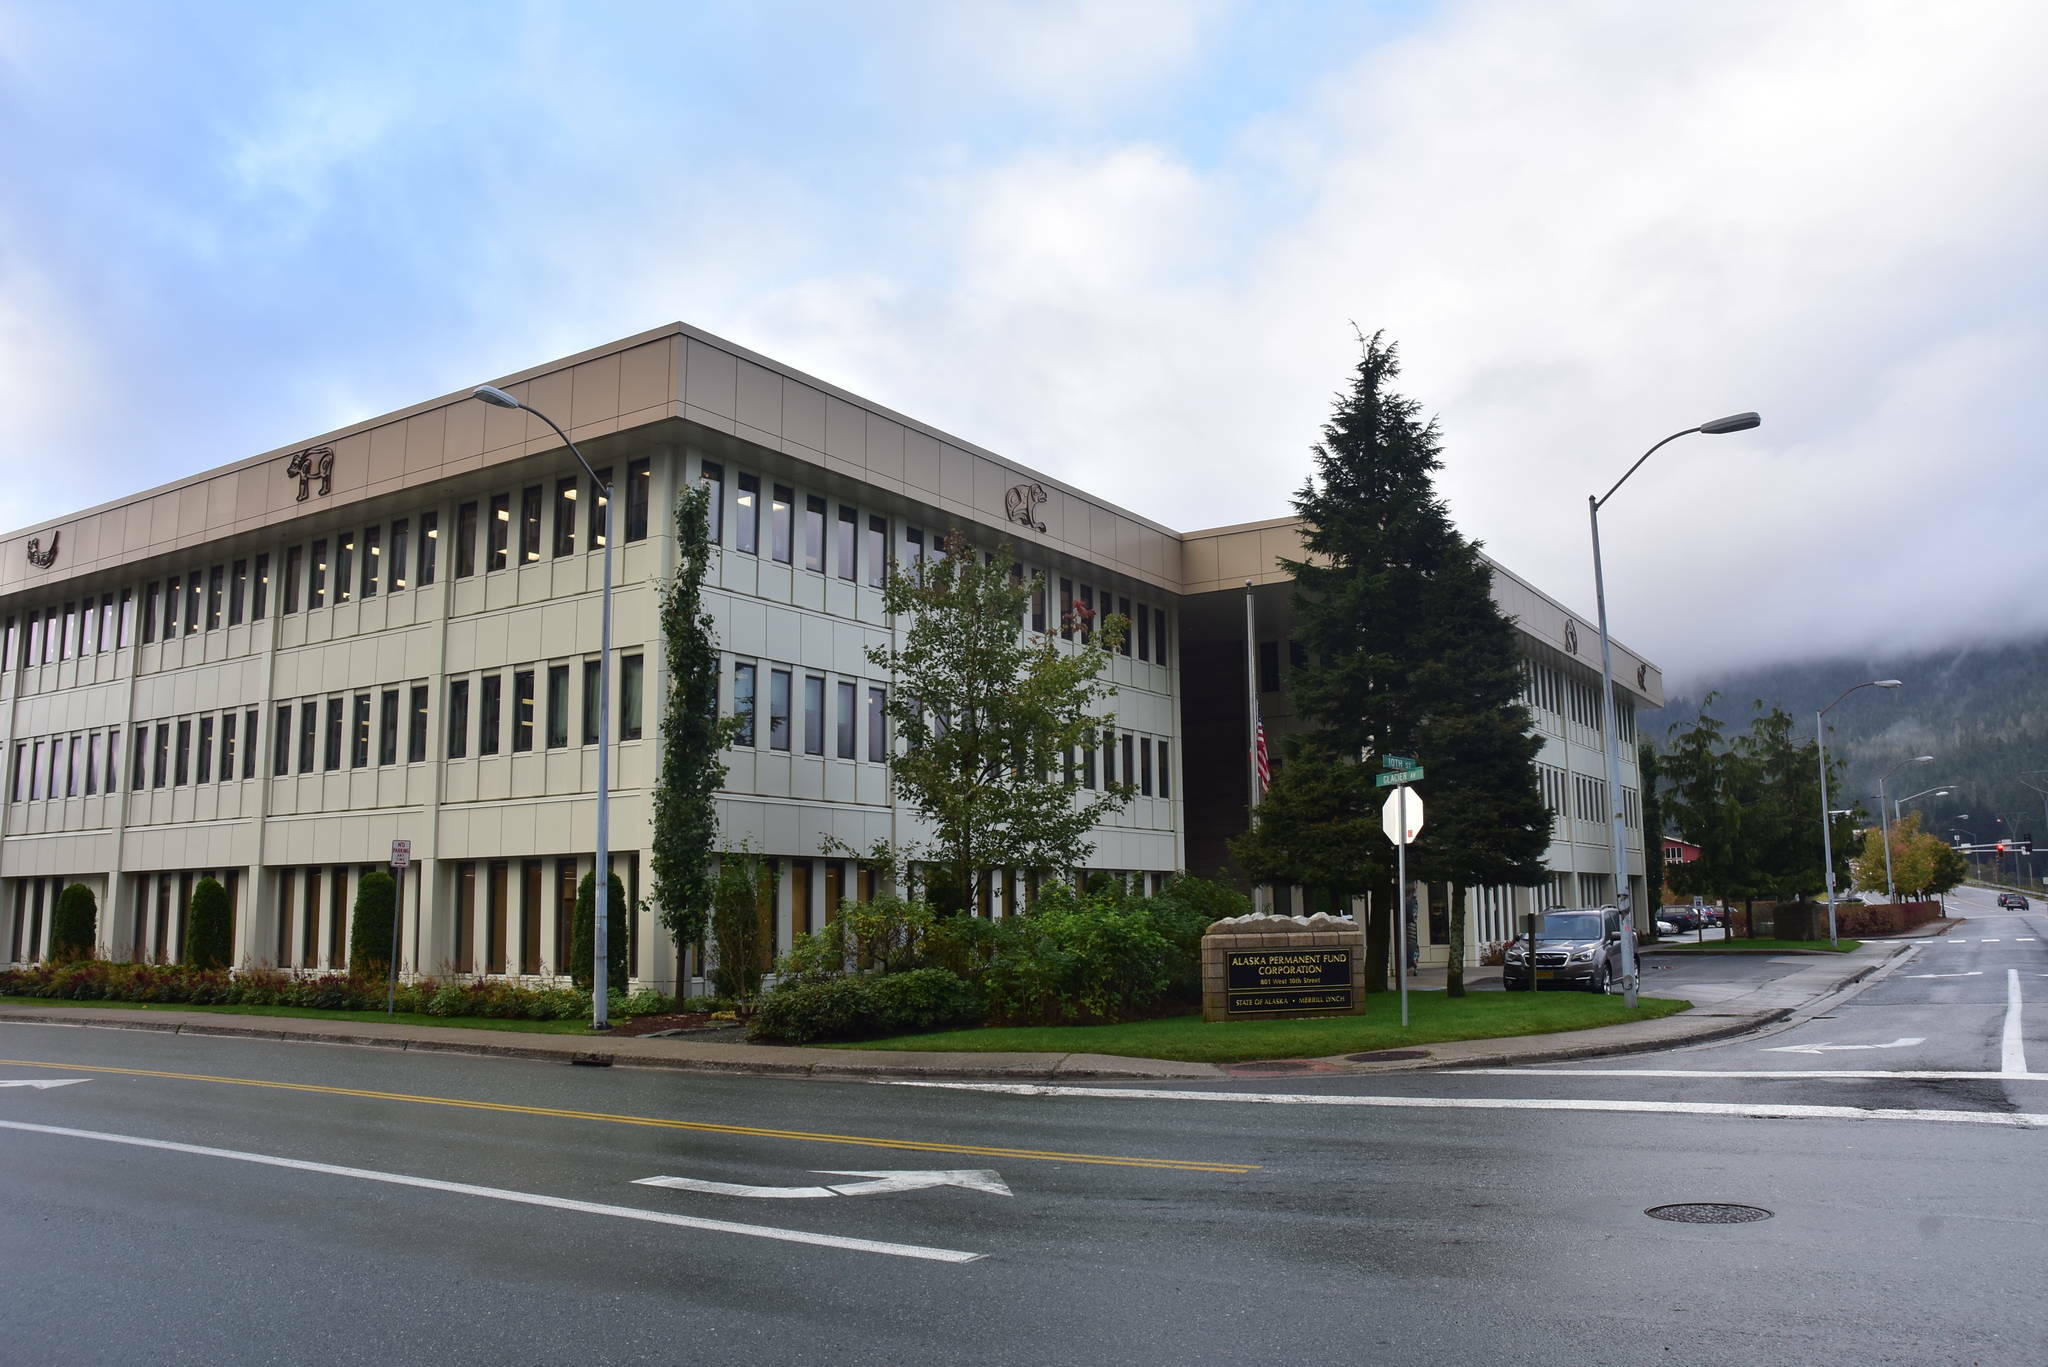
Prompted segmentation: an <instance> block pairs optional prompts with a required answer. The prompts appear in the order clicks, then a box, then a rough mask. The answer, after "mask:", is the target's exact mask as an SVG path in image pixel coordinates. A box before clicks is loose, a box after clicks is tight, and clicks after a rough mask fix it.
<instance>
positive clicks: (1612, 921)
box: [1501, 907, 1621, 992]
mask: <svg viewBox="0 0 2048 1367" xmlns="http://www.w3.org/2000/svg"><path fill="white" fill-rule="evenodd" d="M1529 971H1530V964H1529V941H1528V940H1527V939H1526V938H1524V939H1520V940H1516V941H1515V942H1513V943H1512V944H1510V945H1509V946H1508V948H1507V957H1506V960H1505V961H1504V962H1503V963H1502V965H1501V983H1502V986H1504V987H1506V988H1507V989H1508V990H1509V991H1513V990H1515V989H1516V988H1518V987H1519V988H1521V989H1523V990H1524V991H1526V990H1527V989H1528V987H1529ZM1535 972H1536V986H1537V987H1539V988H1542V987H1575V988H1579V989H1582V990H1584V991H1587V992H1605V991H1606V990H1607V987H1608V984H1609V983H1611V982H1613V981H1614V980H1615V979H1616V978H1617V977H1619V976H1620V975H1621V913H1620V912H1619V911H1617V910H1615V909H1614V908H1613V907H1583V908H1574V909H1569V910H1568V909H1563V908H1559V909H1556V910H1552V911H1546V912H1544V913H1543V920H1542V921H1541V923H1540V924H1539V925H1538V926H1537V930H1536V963H1535Z"/></svg>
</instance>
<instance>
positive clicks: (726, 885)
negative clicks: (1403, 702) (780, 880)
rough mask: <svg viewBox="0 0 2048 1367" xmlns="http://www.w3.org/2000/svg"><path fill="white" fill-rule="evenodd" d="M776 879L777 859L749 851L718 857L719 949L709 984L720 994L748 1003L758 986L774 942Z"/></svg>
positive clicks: (715, 931) (715, 914) (714, 909)
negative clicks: (763, 857) (765, 857)
mask: <svg viewBox="0 0 2048 1367" xmlns="http://www.w3.org/2000/svg"><path fill="white" fill-rule="evenodd" d="M776 881H777V869H776V865H775V861H773V860H770V859H762V858H760V857H758V856H756V855H754V854H752V853H749V852H745V851H742V852H740V853H737V854H734V853H727V854H723V855H721V856H719V860H718V877H717V879H716V880H715V882H714V883H713V885H712V894H711V942H712V945H713V946H714V948H715V949H716V951H717V954H716V961H715V962H714V964H713V965H712V969H711V986H712V990H713V991H715V992H716V993H717V994H718V995H719V996H721V997H730V998H732V999H734V1000H736V1001H749V1000H751V999H752V998H753V996H754V994H755V992H757V991H758V990H759V989H760V986H761V973H762V969H763V967H764V961H765V960H766V959H767V958H768V955H769V953H770V952H771V949H772V947H773V945H774V943H775V940H774V933H773V931H774V927H773V922H772V919H771V918H772V917H773V915H774V906H775V886H776ZM764 923H765V924H764Z"/></svg>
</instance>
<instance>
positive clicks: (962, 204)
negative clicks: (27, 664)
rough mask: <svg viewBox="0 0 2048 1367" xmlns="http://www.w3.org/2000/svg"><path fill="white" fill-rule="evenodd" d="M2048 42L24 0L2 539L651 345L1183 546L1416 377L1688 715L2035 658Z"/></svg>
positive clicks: (1418, 390)
mask: <svg viewBox="0 0 2048 1367" xmlns="http://www.w3.org/2000/svg"><path fill="white" fill-rule="evenodd" d="M2044 51H2048V6H2044V5H2042V4H2039V3H2034V2H2033V0H2025V2H2023V3H2010V4H2003V3H1994V2H1993V0H1971V3H1965V4H1956V3H1947V2H1930V3H1925V4H1884V3H1877V0H1845V2H1844V3H1825V2H1823V0H1797V2H1796V3H1786V2H1785V0H1773V2H1771V3H1763V4H1741V3H1724V2H1720V0H1717V2H1716V3H1711V4H1709V3H1701V4H1694V5H1681V4H1656V5H1642V4H1634V3H1605V4H1603V3H1569V2H1568V0H1547V2H1546V3H1543V4H1530V3H1526V0H1502V2H1501V3H1487V2H1485V0H1479V2H1475V3H1462V4H1460V3H1448V4H1408V3H1402V4H1392V3H1388V4H1379V5H1372V4H1366V3H1360V2H1359V0H1352V2H1351V3H1342V4H1334V5H1330V6H1327V7H1323V6H1309V5H1302V6H1284V5H1276V4H1272V3H1261V4H1252V3H1245V4H1229V3H1222V2H1220V0H1219V2H1218V3H1207V4H1190V5H1145V4H1118V3H1114V2H1113V0H1103V2H1101V3H1075V4H1064V3H1049V4H1023V3H1017V4H1006V3H995V2H994V0H968V2H967V3H960V2H959V0H952V2H950V3H935V4H930V5H925V4H916V3H907V2H906V3H895V4H865V5H863V4H857V3H856V4H818V5H803V4H780V5H778V4H763V3H750V4H732V5H728V6H718V5H711V4H697V5H683V4H674V3H654V4H645V5H640V4H630V3H590V2H588V0H585V3H577V4H561V5H556V4H545V3H535V4H528V5H523V6H518V5H510V4H487V5H473V6H472V5H458V4H450V3H437V2H436V0H409V2H408V3H398V4H364V3H350V4H347V5H335V6H332V7H322V6H317V5H288V6H281V5H277V4H274V3H271V0H262V2H261V3H251V4H227V3H213V4H209V3H197V2H196V0H185V3H180V4H178V5H162V4H154V3H151V4H119V3H112V0H94V3H91V4H84V5H73V4H60V3H57V0H0V187H4V189H0V413H4V425H0V461H4V462H5V473H6V475H7V476H8V478H7V479H5V480H4V481H0V524H4V525H6V526H20V525H23V524H25V523H28V522H31V521H36V520H40V519H42V518H46V517H54V516H57V515H60V514H62V513H64V512H67V511H69V510H72V509H75V508H78V507H82V506H85V505H87V504H90V503H93V502H97V501H100V500H103V499H106V498H110V497H113V496H116V495H119V494H123V493H127V492H131V491H133V490H135V489H139V488H142V487H145V486H147V485H150V484H155V483H160V482H162V481H165V480H169V479H173V478H177V477H179V476H182V475H185V474H189V473H191V472H193V471H196V470H200V469H204V468H207V467H210V466H213V465H217V464H222V463H225V462H228V461H232V460H237V459H240V458H242V457H245V456H248V455H251V454H254V453H256V452H258V451H262V450H265V449H268V448H271V447H274V446H278V445H283V444H286V443H289V442H293V441H296V440H298V439H301V438H304V437H308V436H311V435H314V434H316V433H319V432H321V431H325V430H327V429H330V428H333V427H336V426H339V425H341V424H344V423H348V422H352V421H355V420H357V419H360V418H364V417H368V416H371V415H374V414H377V413H381V412H385V411H388V410H390V409H394V408H398V407H401V406H403V405H405V404H408V403H412V402H415V401H417V400H419V399H422V398H426V397H429V396H432V395H435V394H439V393H442V392H445V391H448V390H451V389H455V388H457V387H459V386H463V385H467V384H471V383H474V382H476V381H478V380H481V379H485V378H489V377H492V376H495V375H499V374H503V373H506V372H509V371H512V370H515V369H518V368H521V367H524V366H527V365H531V364H534V363H537V362H540V361H543V360H547V359H550V358H552V357H555V356H558V355H561V354H564V353H566V352H569V351H572V350H576V349H579V348H582V347H586V346H590V345H594V344H597V343H600V342H604V341H609V340H612V339H614V338H617V337H621V336H624V335H627V334H630V333H633V332H637V331H640V330H642V329H644V328H647V327H652V326H655V325H657V324H660V323H663V322H667V321H670V320H673V319H678V318H680V319H683V320H686V321H688V322H691V323H694V324H697V325H698V326H701V327H704V328H707V329H709V330H711V331H713V332H716V333H719V334H722V335H724V336H726V337H728V338H730V339H732V340H734V341H736V342H739V343H742V344H744V345H747V346H750V347H753V348H756V349H758V350H760V351H764V352H766V353H768V354H769V355H771V356H774V357H776V358H778V359H780V360H783V361H786V362H788V363H789V364H792V365H794V366H797V367H799V368H801V369H804V370H808V371H810V372H812V373H814V374H816V375H819V376H821V377H823V378H825V379H827V380H830V381H833V382H835V383H838V384H841V385H844V386H846V387H847V388H850V389H853V390H855V391H857V392H859V393H862V394H864V395H866V396H868V397H870V398H873V399H875V400H877V401H879V402H882V403H884V404H887V405H889V406H891V407H895V408H898V409H901V410H903V411H905V412H907V413H910V414H913V415H915V416H917V417H919V418H922V419H924V420H925V421H928V422H931V423H933V424H935V425H936V426H939V427H941V428H944V429H946V430H948V431H951V432H954V433H956V434H958V435H960V436H963V437H966V438H968V439H970V440H973V441H975V442H978V443H980V444H982V445H985V446H988V447H990V448H993V449H995V450H997V451H1000V452H1002V453H1004V454H1006V455H1008V456H1011V457H1013V458H1015V459H1017V460H1020V461H1023V462H1025V463H1027V464H1029V465H1033V466H1035V467H1037V468H1039V469H1042V470H1045V471H1047V472H1048V473H1051V474H1053V475H1056V476H1058V477H1060V478H1063V479H1066V480H1069V481H1071V482H1073V483H1075V484H1078V485H1081V486H1082V487H1085V488H1088V489H1090V490H1093V491H1095V492H1098V493H1100V494H1102V495H1103V496H1105V497H1107V498H1110V499H1112V500H1114V501H1116V502H1118V503H1121V504H1123V505H1125V506H1127V507H1130V508H1132V509H1134V510H1136V511H1138V512H1141V513H1143V514H1146V515H1148V516H1150V517H1153V518H1155V519H1157V520H1159V521H1161V522H1164V523H1166V524H1168V525H1170V526H1174V527H1179V528H1182V529H1192V528H1196V527H1203V526H1212V525H1216V524H1219V523H1228V522H1239V521H1245V520H1249V519H1252V518H1258V517H1270V516H1280V515H1282V514H1284V513H1286V512H1287V511H1288V505H1287V496H1288V493H1289V492H1290V491H1291V490H1292V489H1293V488H1294V487H1295V486H1296V485H1297V484H1298V483H1299V482H1300V480H1301V478H1302V476H1303V474H1304V473H1305V471H1306V469H1307V464H1308V455H1307V448H1308V446H1309V444H1310V442H1311V441H1313V440H1314V439H1315V437H1316V434H1317V430H1318V426H1319V424H1320V423H1321V422H1322V420H1323V419H1324V417H1325V416H1326V414H1327V411H1328V406H1329V398H1330V394H1331V392H1332V391H1333V390H1334V389H1335V388H1336V387H1337V386H1339V385H1340V384H1342V383H1343V382H1344V381H1345V379H1346V376H1347V370H1348V367H1349V365H1350V362H1351V360H1352V359H1353V357H1354V355H1355V345H1356V344H1355V342H1354V341H1353V339H1352V335H1351V322H1352V321H1353V320H1356V322H1357V323H1358V324H1359V326H1361V327H1363V328H1365V329H1367V330H1371V329H1375V328H1384V329H1386V331H1387V333H1388V335H1389V336H1391V337H1393V338H1394V339H1396V340H1398V341H1399V343H1400V345H1401V348H1402V355H1403V358H1404V360H1405V362H1406V367H1407V370H1406V375H1405V376H1404V380H1403V385H1404V387H1405V388H1406V390H1407V391H1408V392H1409V393H1411V394H1413V395H1414V396H1415V397H1417V398H1418V399H1420V400H1421V401H1422V402H1423V404H1424V405H1425V407H1426V408H1427V409H1428V410H1430V411H1432V412H1435V413H1437V414H1438V415H1439V416H1440V418H1441V421H1442V424H1443V433H1444V441H1445V448H1446V464H1447V469H1446V471H1445V472H1444V479H1443V484H1444V489H1445V492H1446V493H1447V495H1448V496H1449V498H1450V500H1451V504H1452V508H1453V511H1454V513H1455V514H1456V516H1457V518H1458V520H1459V522H1460V524H1461V525H1462V526H1463V527H1464V528H1465V530H1466V531H1467V532H1468V533H1469V534H1470V535H1473V536H1476V537H1478V538H1480V539H1482V540H1484V541H1485V542H1486V543H1487V545H1488V547H1489V549H1490V550H1491V551H1492V552H1493V553H1494V554H1495V555H1496V556H1497V557H1499V558H1500V559H1501V560H1502V561H1503V562H1504V563H1506V564H1508V565H1510V566H1512V567H1514V568H1515V569H1516V570H1517V571H1518V572H1520V573H1522V574H1523V575H1525V576H1526V577H1528V578H1530V579H1532V580H1534V581H1535V582H1536V583H1537V584H1538V585H1540V586H1541V587H1543V588H1545V589H1546V590H1548V591H1549V592H1551V593H1553V594H1555V595H1557V596H1559V597H1561V598H1563V599H1564V600H1565V601H1566V602H1568V603H1570V604H1573V605H1574V606H1577V607H1579V608H1581V609H1582V610H1584V611H1588V612H1590V611H1591V608H1592V596H1593V595H1592V574H1591V569H1590V559H1589V554H1588V548H1587V536H1586V512H1585V510H1586V496H1587V494H1589V493H1592V492H1595V491H1596V490H1602V489H1605V487H1606V486H1607V485H1608V484H1609V483H1611V482H1612V481H1613V480H1614V479H1616V478H1618V477H1619V476H1620V474H1621V473H1622V471H1623V470H1625V469H1626V468H1627V467H1628V465H1629V463H1630V462H1631V461H1633V460H1634V459H1635V458H1636V456H1637V455H1639V454H1641V452H1642V450H1643V449H1644V448H1646V447H1647V446H1648V445H1650V443H1652V442H1653V441H1655V440H1656V439H1658V438H1659V437H1662V436H1665V435H1666V434H1668V433H1669V432H1671V431H1674V430H1676V429H1678V428H1681V427H1686V426H1690V425H1692V424H1694V423H1697V422H1700V421H1704V420H1706V419H1708V418H1712V417H1716V416H1719V415H1721V414H1723V413H1726V412H1732V411H1737V410H1741V409H1748V408H1754V409H1757V410H1759V411H1760V412H1761V413H1762V414H1763V415H1764V426H1763V427H1762V429H1760V430H1758V431H1755V432H1749V433H1743V434H1740V435H1735V436H1727V437H1697V436H1696V437H1690V438H1687V439H1685V440H1684V441H1683V442H1679V443H1674V444H1673V445H1672V446H1670V447H1668V448H1666V449H1665V450H1664V451H1663V452H1660V453H1659V455H1658V456H1657V458H1656V459H1655V460H1654V461H1652V462H1651V463H1650V464H1649V465H1647V466H1645V467H1644V469H1643V470H1642V472H1641V473H1640V474H1638V475H1637V476H1636V477H1635V478H1634V479H1633V480H1632V481H1631V482H1630V483H1629V485H1628V487H1627V488H1626V489H1625V490H1623V491H1622V492H1621V494H1619V495H1618V496H1617V497H1616V499H1615V501H1614V502H1613V504H1611V505H1610V506H1609V509H1608V511H1607V513H1606V514H1605V518H1604V531H1605V533H1606V535H1605V542H1606V552H1607V557H1608V565H1609V573H1610V576H1611V579H1612V584H1611V608H1612V612H1613V619H1614V629H1615V632H1616V635H1617V636H1619V637H1622V638H1623V639H1626V640H1628V641H1629V642H1630V643H1632V644H1634V645H1636V646H1637V647H1639V648H1641V649H1643V650H1645V651H1646V652H1648V653H1649V654H1650V655H1651V656H1652V657H1653V658H1656V659H1658V660H1659V661H1660V662H1662V663H1663V664H1664V665H1665V666H1666V667H1667V669H1668V670H1669V671H1670V673H1671V675H1672V676H1673V681H1674V683H1685V682H1688V681H1690V680H1692V679H1695V678H1698V677H1700V676H1702V675H1704V676H1708V677H1709V679H1710V678H1711V675H1712V674H1713V672H1714V670H1715V669H1716V668H1717V667H1718V666H1721V665H1723V664H1725V663H1729V662H1737V663H1739V662H1750V661H1756V660H1760V659H1769V658H1775V657H1780V656H1794V655H1804V654H1809V653H1817V652H1822V651H1836V650H1841V651H1866V650H1867V651H1878V652H1881V651H1882V650H1883V649H1884V648H1885V647H1886V646H1887V644H1888V643H1892V642H1897V643H1899V644H1902V645H1913V646H1919V645H1941V644H1948V643H1951V642H1956V641H1961V640H1965V639H1969V638H1972V637H1976V636H1980V635H1981V636H1995V635H2004V634H2011V633H2018V632H2035V631H2038V630H2040V629H2042V628H2043V627H2044V626H2048V601H2044V599H2043V597H2042V595H2040V593H2039V592H2038V586H2039V585H2040V583H2041V582H2042V580H2043V572H2044V570H2048V535H2044V534H2043V531H2044V527H2048V518H2044V513H2048V479H2044V478H2043V471H2042V464H2043V463H2042V462H2041V461H2040V460H2039V459H2037V458H2036V457H2035V456H2034V454H2033V453H2034V452H2035V450H2036V449H2038V446H2039V444H2040V438H2039V436H2038V435H2037V434H2038V433H2039V432H2040V431H2041V430H2042V429H2043V428H2044V426H2048V399H2044V387H2043V376H2044V373H2048V335H2044V329H2048V322H2044V319H2048V311H2044V305H2048V298H2044V289H2043V284H2044V275H2048V271H2044V264H2048V234H2044V229H2043V225H2044V223H2048V212H2044V211H2048V174H2044V172H2048V133H2044V131H2043V130H2044V119H2043V117H2042V97H2041V82H2040V75H2039V63H2040V57H2041V55H2042V53H2043V52H2044Z"/></svg>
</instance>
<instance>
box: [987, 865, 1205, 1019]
mask: <svg viewBox="0 0 2048 1367" xmlns="http://www.w3.org/2000/svg"><path fill="white" fill-rule="evenodd" d="M998 924H1000V925H1001V926H1002V927H1003V934H1002V939H1001V941H1000V942H999V943H998V944H997V945H996V946H995V952H994V954H993V955H992V956H991V958H990V960H989V963H988V967H987V968H986V969H985V970H983V972H982V975H981V982H982V986H983V988H984V989H985V990H986V991H987V993H988V999H989V1007H990V1012H991V1016H992V1018H993V1019H995V1020H998V1021H1001V1022H1003V1023H1006V1024H1017V1025H1101V1024H1110V1023H1113V1022H1116V1021H1126V1020H1141V1019H1143V1018H1145V1017H1146V1016H1149V1015H1154V1014H1156V1013H1157V1011H1158V1009H1159V1007H1160V1006H1161V1005H1162V1004H1163V1003H1164V1001H1165V998H1166V993H1167V990H1168V988H1169V987H1170V986H1171V985H1172V984H1173V981H1174V976H1175V975H1174V971H1173V965H1174V946H1173V943H1172V941H1170V940H1169V939H1168V938H1167V937H1166V936H1165V935H1164V934H1162V933H1161V932H1160V930H1159V928H1158V926H1157V925H1156V924H1154V920H1153V914H1152V908H1151V907H1150V906H1149V905H1148V903H1147V902H1146V901H1145V900H1144V899H1141V898H1138V899H1126V898H1123V897H1121V896H1118V895H1117V894H1116V893H1115V891H1114V890H1112V891H1110V892H1109V893H1106V894H1089V895H1081V894H1077V893H1075V892H1073V891H1072V890H1070V889H1068V888H1066V887H1065V886H1063V885H1061V884H1057V883H1055V884H1053V885H1051V886H1050V887H1048V888H1046V889H1045V890H1044V891H1043V892H1042V893H1040V894H1039V899H1038V905H1036V906H1035V907H1033V908H1032V909H1031V911H1030V912H1029V913H1028V914H1027V915H1023V916H1017V917H1012V918H1010V919H1008V920H1005V921H1003V922H1000V923H998Z"/></svg>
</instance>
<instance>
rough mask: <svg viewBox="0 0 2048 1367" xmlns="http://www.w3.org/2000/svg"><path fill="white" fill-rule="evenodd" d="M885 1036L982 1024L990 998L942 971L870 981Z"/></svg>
mask: <svg viewBox="0 0 2048 1367" xmlns="http://www.w3.org/2000/svg"><path fill="white" fill-rule="evenodd" d="M868 996H869V997H870V998H871V999H872V1000H873V1001H874V1004H875V1011H876V1014H877V1016H878V1020H879V1024H880V1025H881V1027H882V1033H884V1034H890V1035H908V1034H915V1033H918V1032H920V1031H925V1030H960V1029H965V1028H966V1027H968V1026H974V1025H979V1024H981V1021H982V1018H983V1017H984V1016H985V1015H987V1014H988V998H987V997H985V996H984V995H983V994H982V991H981V989H980V988H979V987H977V986H975V985H974V984H973V983H971V982H968V981H967V980H966V979H965V978H962V977H961V976H960V975H959V974H957V973H949V972H947V971H946V970H945V969H943V968H915V969H912V970H911V971H910V972H908V973H891V974H889V975H888V976H886V977H881V978H871V979H869V980H868Z"/></svg>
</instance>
